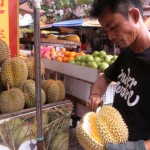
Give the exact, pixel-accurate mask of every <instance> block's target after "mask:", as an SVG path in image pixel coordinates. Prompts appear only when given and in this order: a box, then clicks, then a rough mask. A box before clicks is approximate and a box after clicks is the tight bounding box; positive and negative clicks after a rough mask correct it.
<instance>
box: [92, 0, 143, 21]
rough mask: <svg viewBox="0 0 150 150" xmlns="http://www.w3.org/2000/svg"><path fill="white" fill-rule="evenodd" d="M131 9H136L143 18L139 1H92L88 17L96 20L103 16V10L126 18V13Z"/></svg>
mask: <svg viewBox="0 0 150 150" xmlns="http://www.w3.org/2000/svg"><path fill="white" fill-rule="evenodd" d="M131 7H136V8H137V9H138V10H139V11H140V14H141V16H142V17H143V8H142V2H141V0H94V2H93V5H92V9H91V11H90V15H91V16H92V17H96V18H97V17H99V16H101V15H103V12H104V10H107V9H109V10H110V11H111V12H113V13H116V12H118V13H121V14H122V15H123V16H124V17H125V18H128V12H129V9H130V8H131Z"/></svg>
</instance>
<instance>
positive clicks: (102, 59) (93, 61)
mask: <svg viewBox="0 0 150 150" xmlns="http://www.w3.org/2000/svg"><path fill="white" fill-rule="evenodd" d="M116 59H117V55H110V54H106V52H105V51H104V50H102V51H100V52H99V51H94V52H93V53H92V54H91V55H90V54H85V55H77V56H76V57H75V59H74V60H71V61H69V63H71V64H77V65H81V66H87V67H91V68H95V69H99V70H100V72H104V70H105V69H106V68H107V67H108V66H109V65H111V64H112V63H113V62H114V61H115V60H116Z"/></svg>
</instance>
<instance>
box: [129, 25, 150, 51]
mask: <svg viewBox="0 0 150 150" xmlns="http://www.w3.org/2000/svg"><path fill="white" fill-rule="evenodd" d="M149 47H150V32H149V31H148V30H147V29H146V28H145V27H143V28H142V29H141V30H140V31H139V34H138V36H137V38H136V40H135V42H134V43H133V44H132V45H131V49H132V50H133V51H134V52H135V53H139V52H142V51H144V50H145V49H147V48H149Z"/></svg>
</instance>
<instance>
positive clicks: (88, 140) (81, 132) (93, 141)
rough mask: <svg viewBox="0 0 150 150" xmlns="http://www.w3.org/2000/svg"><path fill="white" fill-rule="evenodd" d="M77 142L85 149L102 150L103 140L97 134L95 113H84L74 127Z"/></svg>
mask: <svg viewBox="0 0 150 150" xmlns="http://www.w3.org/2000/svg"><path fill="white" fill-rule="evenodd" d="M76 134H77V138H78V140H79V143H80V144H81V145H82V147H83V148H84V149H85V150H104V142H103V140H102V138H101V137H100V136H99V134H98V130H97V126H96V113H95V112H88V113H87V114H85V115H84V116H83V118H82V120H81V121H80V123H79V124H78V126H77V129H76Z"/></svg>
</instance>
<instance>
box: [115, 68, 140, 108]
mask: <svg viewBox="0 0 150 150" xmlns="http://www.w3.org/2000/svg"><path fill="white" fill-rule="evenodd" d="M118 79H119V81H118V82H117V86H116V93H117V94H119V93H120V96H121V97H123V98H124V99H125V100H127V105H128V106H135V105H136V104H137V103H138V101H139V99H140V97H139V95H135V94H134V91H133V90H132V87H133V86H136V85H137V81H136V80H135V78H132V77H131V76H130V68H128V73H127V74H126V73H124V70H123V69H122V70H121V73H120V75H119V76H118ZM131 98H132V102H130V100H131ZM133 98H135V99H134V101H133Z"/></svg>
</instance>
